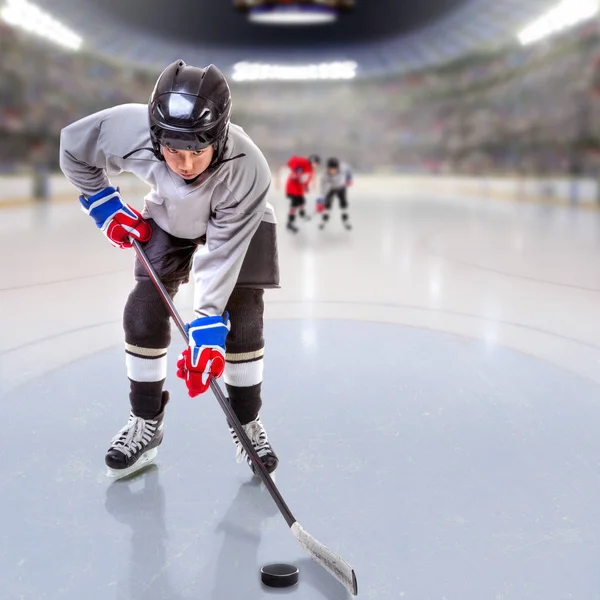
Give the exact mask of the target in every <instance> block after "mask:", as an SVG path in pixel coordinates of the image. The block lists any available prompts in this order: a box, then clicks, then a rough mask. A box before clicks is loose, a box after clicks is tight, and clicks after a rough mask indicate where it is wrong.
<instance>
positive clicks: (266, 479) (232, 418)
mask: <svg viewBox="0 0 600 600" xmlns="http://www.w3.org/2000/svg"><path fill="white" fill-rule="evenodd" d="M132 242H133V247H134V249H135V253H136V254H137V257H138V259H139V261H140V262H141V263H142V265H143V266H144V268H145V269H146V272H147V273H148V275H149V277H150V279H151V280H152V283H154V285H155V286H156V289H157V290H158V293H159V294H160V296H161V298H162V299H163V301H164V302H165V305H166V306H167V309H168V311H169V313H170V314H171V317H172V318H173V321H175V324H176V325H177V328H178V329H179V332H180V333H181V335H182V336H183V338H184V340H185V343H186V345H187V344H188V343H189V338H188V334H187V329H186V326H185V323H184V322H183V319H182V318H181V316H180V315H179V313H178V312H177V309H176V308H175V304H174V303H173V299H172V298H171V296H170V294H169V292H167V290H166V289H165V286H164V285H163V283H162V281H161V280H160V279H159V278H158V275H157V274H156V271H155V270H154V267H153V266H152V264H151V263H150V261H149V260H148V257H147V256H146V253H145V252H144V250H143V248H142V247H141V246H140V244H139V242H138V241H137V240H132ZM210 389H211V390H212V392H213V394H214V395H215V396H216V398H217V401H218V402H219V404H220V405H221V408H222V409H223V412H224V413H225V414H226V415H227V420H228V421H229V423H230V424H231V427H232V428H233V430H234V431H235V432H236V434H237V436H238V439H239V440H240V443H241V444H242V446H243V448H244V450H245V451H246V452H247V453H248V455H249V456H251V457H252V461H253V463H254V469H255V471H256V472H257V474H258V476H259V477H260V478H261V479H262V482H263V483H264V484H265V486H266V487H267V489H268V490H269V492H270V494H271V496H272V497H273V500H275V503H276V504H277V506H278V508H279V510H280V511H281V514H282V515H283V518H284V519H285V521H286V523H287V524H288V525H289V526H290V527H291V526H292V525H293V524H294V523H295V522H296V519H295V517H294V515H293V514H292V511H291V510H290V509H289V507H288V506H287V504H286V503H285V500H284V499H283V497H282V496H281V494H280V492H279V490H278V489H277V487H276V486H275V483H274V482H273V480H272V479H271V476H270V475H269V472H268V471H267V469H266V468H265V466H264V465H263V463H262V461H261V460H260V457H259V456H258V454H257V453H256V450H255V449H254V446H253V445H252V442H251V441H250V440H249V439H248V436H247V435H246V432H245V431H244V429H243V427H242V425H241V423H240V421H239V419H238V418H237V416H236V414H235V413H234V412H233V409H232V408H231V404H229V401H228V400H227V397H226V396H225V394H224V393H223V391H222V390H221V388H220V386H219V384H218V383H217V382H216V381H215V379H214V378H212V377H211V380H210Z"/></svg>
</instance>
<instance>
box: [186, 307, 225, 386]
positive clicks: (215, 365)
mask: <svg viewBox="0 0 600 600" xmlns="http://www.w3.org/2000/svg"><path fill="white" fill-rule="evenodd" d="M229 329H230V323H229V315H228V314H227V313H225V315H224V318H221V317H200V318H199V319H195V320H194V321H192V322H191V323H190V324H189V325H188V326H187V330H188V338H189V346H188V347H187V348H186V349H185V350H184V351H183V352H182V353H181V355H180V356H179V360H178V361H177V377H179V378H180V379H183V380H184V381H185V384H186V386H187V388H188V394H189V395H190V396H191V397H192V398H194V397H196V396H198V395H199V394H203V393H204V392H206V390H207V389H208V388H209V387H210V380H211V378H212V377H215V378H219V377H221V375H223V370H224V369H225V338H226V337H227V334H228V333H229Z"/></svg>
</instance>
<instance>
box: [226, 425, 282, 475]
mask: <svg viewBox="0 0 600 600" xmlns="http://www.w3.org/2000/svg"><path fill="white" fill-rule="evenodd" d="M242 427H243V428H244V431H245V432H246V435H247V436H248V438H249V439H250V441H251V442H252V445H253V446H254V449H255V450H256V452H257V454H258V456H259V457H260V459H261V461H262V464H263V465H264V466H265V468H266V469H267V471H268V472H269V473H273V471H275V469H276V468H277V465H278V464H279V459H278V458H277V455H276V454H275V452H274V451H273V448H271V445H270V444H269V439H268V438H267V432H266V431H265V428H264V426H263V424H262V422H261V420H260V417H256V420H254V421H250V423H248V424H246V425H242ZM229 431H230V432H231V437H232V438H233V441H234V443H235V445H236V447H237V455H236V459H237V462H238V463H241V462H243V461H244V459H245V460H246V462H247V463H248V465H249V466H250V468H251V469H252V472H253V473H254V474H255V475H256V471H255V470H254V464H253V461H252V458H251V457H250V456H248V454H247V453H246V451H245V450H244V448H243V446H242V444H241V443H240V441H239V439H238V436H237V434H236V432H235V431H234V430H233V428H232V427H229Z"/></svg>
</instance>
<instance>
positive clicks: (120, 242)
mask: <svg viewBox="0 0 600 600" xmlns="http://www.w3.org/2000/svg"><path fill="white" fill-rule="evenodd" d="M79 202H81V206H82V207H83V212H85V213H86V214H88V215H90V217H92V219H94V221H96V225H97V227H98V228H99V229H100V231H102V233H104V235H105V236H106V237H107V238H108V239H109V241H110V243H111V244H112V245H113V246H116V247H118V248H131V242H130V241H129V236H132V237H134V238H136V239H137V240H138V241H139V242H147V241H148V240H149V239H150V237H151V236H152V229H151V227H150V225H149V224H148V223H147V222H146V221H144V219H143V218H142V215H140V213H139V212H138V211H137V210H135V208H132V207H131V206H129V205H128V204H125V203H124V202H123V200H121V195H120V194H119V189H118V188H117V189H115V188H114V187H107V188H105V189H103V190H102V191H101V192H98V193H97V194H94V195H93V196H90V197H89V198H86V197H85V196H79Z"/></svg>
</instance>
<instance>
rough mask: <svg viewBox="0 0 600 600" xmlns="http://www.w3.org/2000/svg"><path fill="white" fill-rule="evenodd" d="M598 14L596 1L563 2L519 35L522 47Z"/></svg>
mask: <svg viewBox="0 0 600 600" xmlns="http://www.w3.org/2000/svg"><path fill="white" fill-rule="evenodd" d="M597 13H598V0H563V1H562V2H561V3H560V4H558V5H557V6H555V7H554V8H552V9H550V10H549V11H548V12H547V13H545V14H544V15H542V16H541V17H540V18H539V19H536V20H535V21H533V23H530V24H529V25H528V26H527V27H525V28H524V29H523V30H522V31H521V32H520V33H519V34H518V38H519V41H520V42H521V44H522V45H523V46H526V45H528V44H533V43H534V42H537V41H539V40H541V39H543V38H545V37H547V36H549V35H552V34H553V33H557V32H559V31H562V30H563V29H567V28H568V27H572V26H573V25H577V24H578V23H582V22H583V21H587V20H588V19H591V18H592V17H594V16H595V15H596V14H597Z"/></svg>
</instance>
